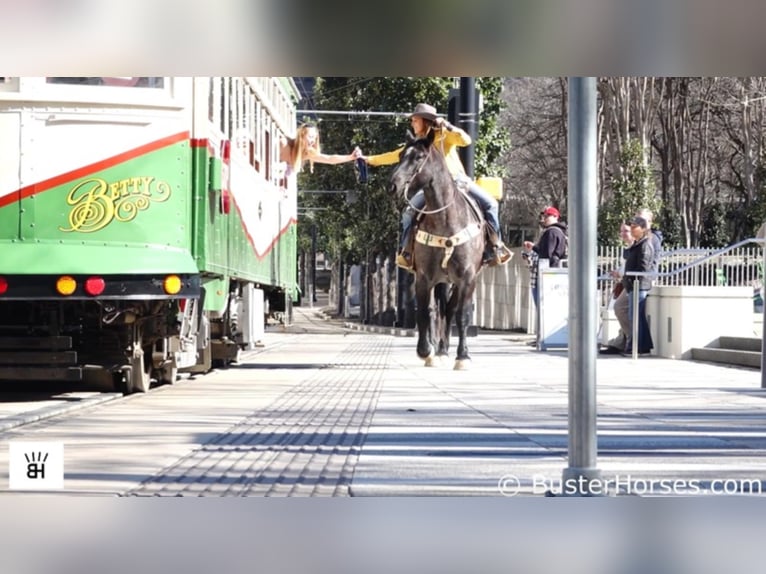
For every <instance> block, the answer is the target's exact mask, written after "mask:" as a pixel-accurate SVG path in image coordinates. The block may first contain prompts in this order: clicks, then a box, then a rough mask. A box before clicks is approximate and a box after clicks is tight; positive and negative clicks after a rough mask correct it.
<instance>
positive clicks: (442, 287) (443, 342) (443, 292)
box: [434, 283, 452, 358]
mask: <svg viewBox="0 0 766 574" xmlns="http://www.w3.org/2000/svg"><path fill="white" fill-rule="evenodd" d="M448 291H449V285H448V284H446V283H439V284H438V285H436V286H435V287H434V306H435V308H436V320H435V325H436V329H435V330H434V333H435V337H436V356H437V357H439V358H441V357H446V356H447V355H448V354H449V336H450V327H451V325H452V317H451V315H449V314H448V309H449V304H448V302H447V294H448Z"/></svg>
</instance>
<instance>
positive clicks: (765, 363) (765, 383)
mask: <svg viewBox="0 0 766 574" xmlns="http://www.w3.org/2000/svg"><path fill="white" fill-rule="evenodd" d="M761 249H763V271H762V273H761V275H762V277H761V303H762V304H763V331H762V332H761V388H762V389H766V346H765V345H764V343H765V342H766V300H764V295H766V289H764V284H766V243H764V244H762V245H761Z"/></svg>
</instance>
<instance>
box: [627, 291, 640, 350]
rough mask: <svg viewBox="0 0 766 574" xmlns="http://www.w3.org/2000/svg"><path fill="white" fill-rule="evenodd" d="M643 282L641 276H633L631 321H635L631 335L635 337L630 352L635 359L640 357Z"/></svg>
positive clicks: (631, 328)
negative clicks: (639, 333) (639, 312)
mask: <svg viewBox="0 0 766 574" xmlns="http://www.w3.org/2000/svg"><path fill="white" fill-rule="evenodd" d="M640 284H641V278H640V277H638V276H636V277H634V278H633V293H631V294H630V296H631V297H633V317H631V321H633V324H632V325H631V326H630V330H631V335H630V336H631V337H632V339H633V344H632V345H631V348H630V353H631V355H632V356H633V360H634V361H635V360H636V359H638V301H639V298H638V295H639V292H638V287H639V285H640Z"/></svg>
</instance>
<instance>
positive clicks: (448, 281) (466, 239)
mask: <svg viewBox="0 0 766 574" xmlns="http://www.w3.org/2000/svg"><path fill="white" fill-rule="evenodd" d="M391 187H392V190H393V191H395V192H399V193H402V194H403V195H404V196H405V197H406V196H407V193H408V191H409V190H412V191H417V190H420V189H422V190H423V191H424V192H425V197H426V205H425V208H424V209H423V210H420V211H421V213H422V214H423V218H422V219H421V222H420V225H419V228H418V231H417V235H416V236H415V246H414V249H413V260H414V264H415V296H416V299H417V307H418V308H417V326H418V347H417V352H418V356H419V357H420V358H422V359H424V360H425V362H426V366H431V365H432V364H433V357H434V355H437V356H446V355H447V354H448V352H449V337H450V331H451V329H452V320H453V318H454V319H455V323H456V324H457V333H458V346H457V358H456V360H455V369H463V368H465V367H466V361H468V360H470V358H471V357H470V356H469V355H468V344H467V343H466V331H467V329H468V323H469V321H470V317H471V310H472V307H473V300H472V298H473V292H474V290H475V288H476V278H477V276H478V273H479V270H480V269H481V262H482V252H483V250H484V223H483V221H482V218H481V216H480V215H479V214H478V212H477V211H476V210H475V209H473V208H472V206H471V205H469V199H468V197H467V195H466V194H465V193H463V192H461V191H460V190H459V189H458V188H457V185H456V184H455V182H454V180H453V179H452V175H451V174H450V172H449V170H448V169H447V163H446V161H445V159H444V155H443V154H442V153H441V151H439V149H437V148H435V146H434V145H433V132H430V133H429V136H428V137H426V138H421V139H415V138H414V137H413V136H412V135H411V134H409V133H408V134H407V144H406V146H405V148H404V150H403V151H402V154H401V157H400V159H399V164H398V165H397V166H396V169H394V172H393V174H392V175H391ZM432 294H433V299H432ZM432 302H433V307H434V308H435V311H436V313H435V315H432V308H431V307H432Z"/></svg>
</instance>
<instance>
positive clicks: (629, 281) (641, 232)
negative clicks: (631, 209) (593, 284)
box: [622, 217, 655, 354]
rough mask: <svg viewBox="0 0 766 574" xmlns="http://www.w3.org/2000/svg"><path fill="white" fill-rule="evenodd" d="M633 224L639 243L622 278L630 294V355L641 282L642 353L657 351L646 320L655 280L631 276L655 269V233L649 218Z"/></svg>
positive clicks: (637, 219) (631, 250)
mask: <svg viewBox="0 0 766 574" xmlns="http://www.w3.org/2000/svg"><path fill="white" fill-rule="evenodd" d="M629 223H630V232H631V235H632V236H633V238H634V239H635V241H634V242H633V245H631V246H630V247H629V248H628V250H627V257H626V258H625V275H623V278H622V284H623V286H624V288H625V292H626V293H627V295H628V322H629V325H630V331H629V332H628V333H627V343H626V345H625V349H626V353H629V352H631V350H632V347H633V307H634V302H633V299H634V295H633V288H634V282H635V280H636V279H638V353H639V354H646V353H649V352H650V351H651V350H652V349H653V348H654V344H653V342H652V335H651V333H650V332H649V321H648V320H647V318H646V297H647V296H648V295H649V290H650V289H651V288H652V277H651V276H648V275H641V276H635V275H630V272H631V271H639V272H651V271H653V270H654V269H653V265H654V264H655V263H654V262H655V255H654V246H653V245H652V243H653V240H652V232H651V229H650V228H649V222H648V221H647V220H646V219H644V218H643V217H634V218H633V219H631V220H630V222H629Z"/></svg>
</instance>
